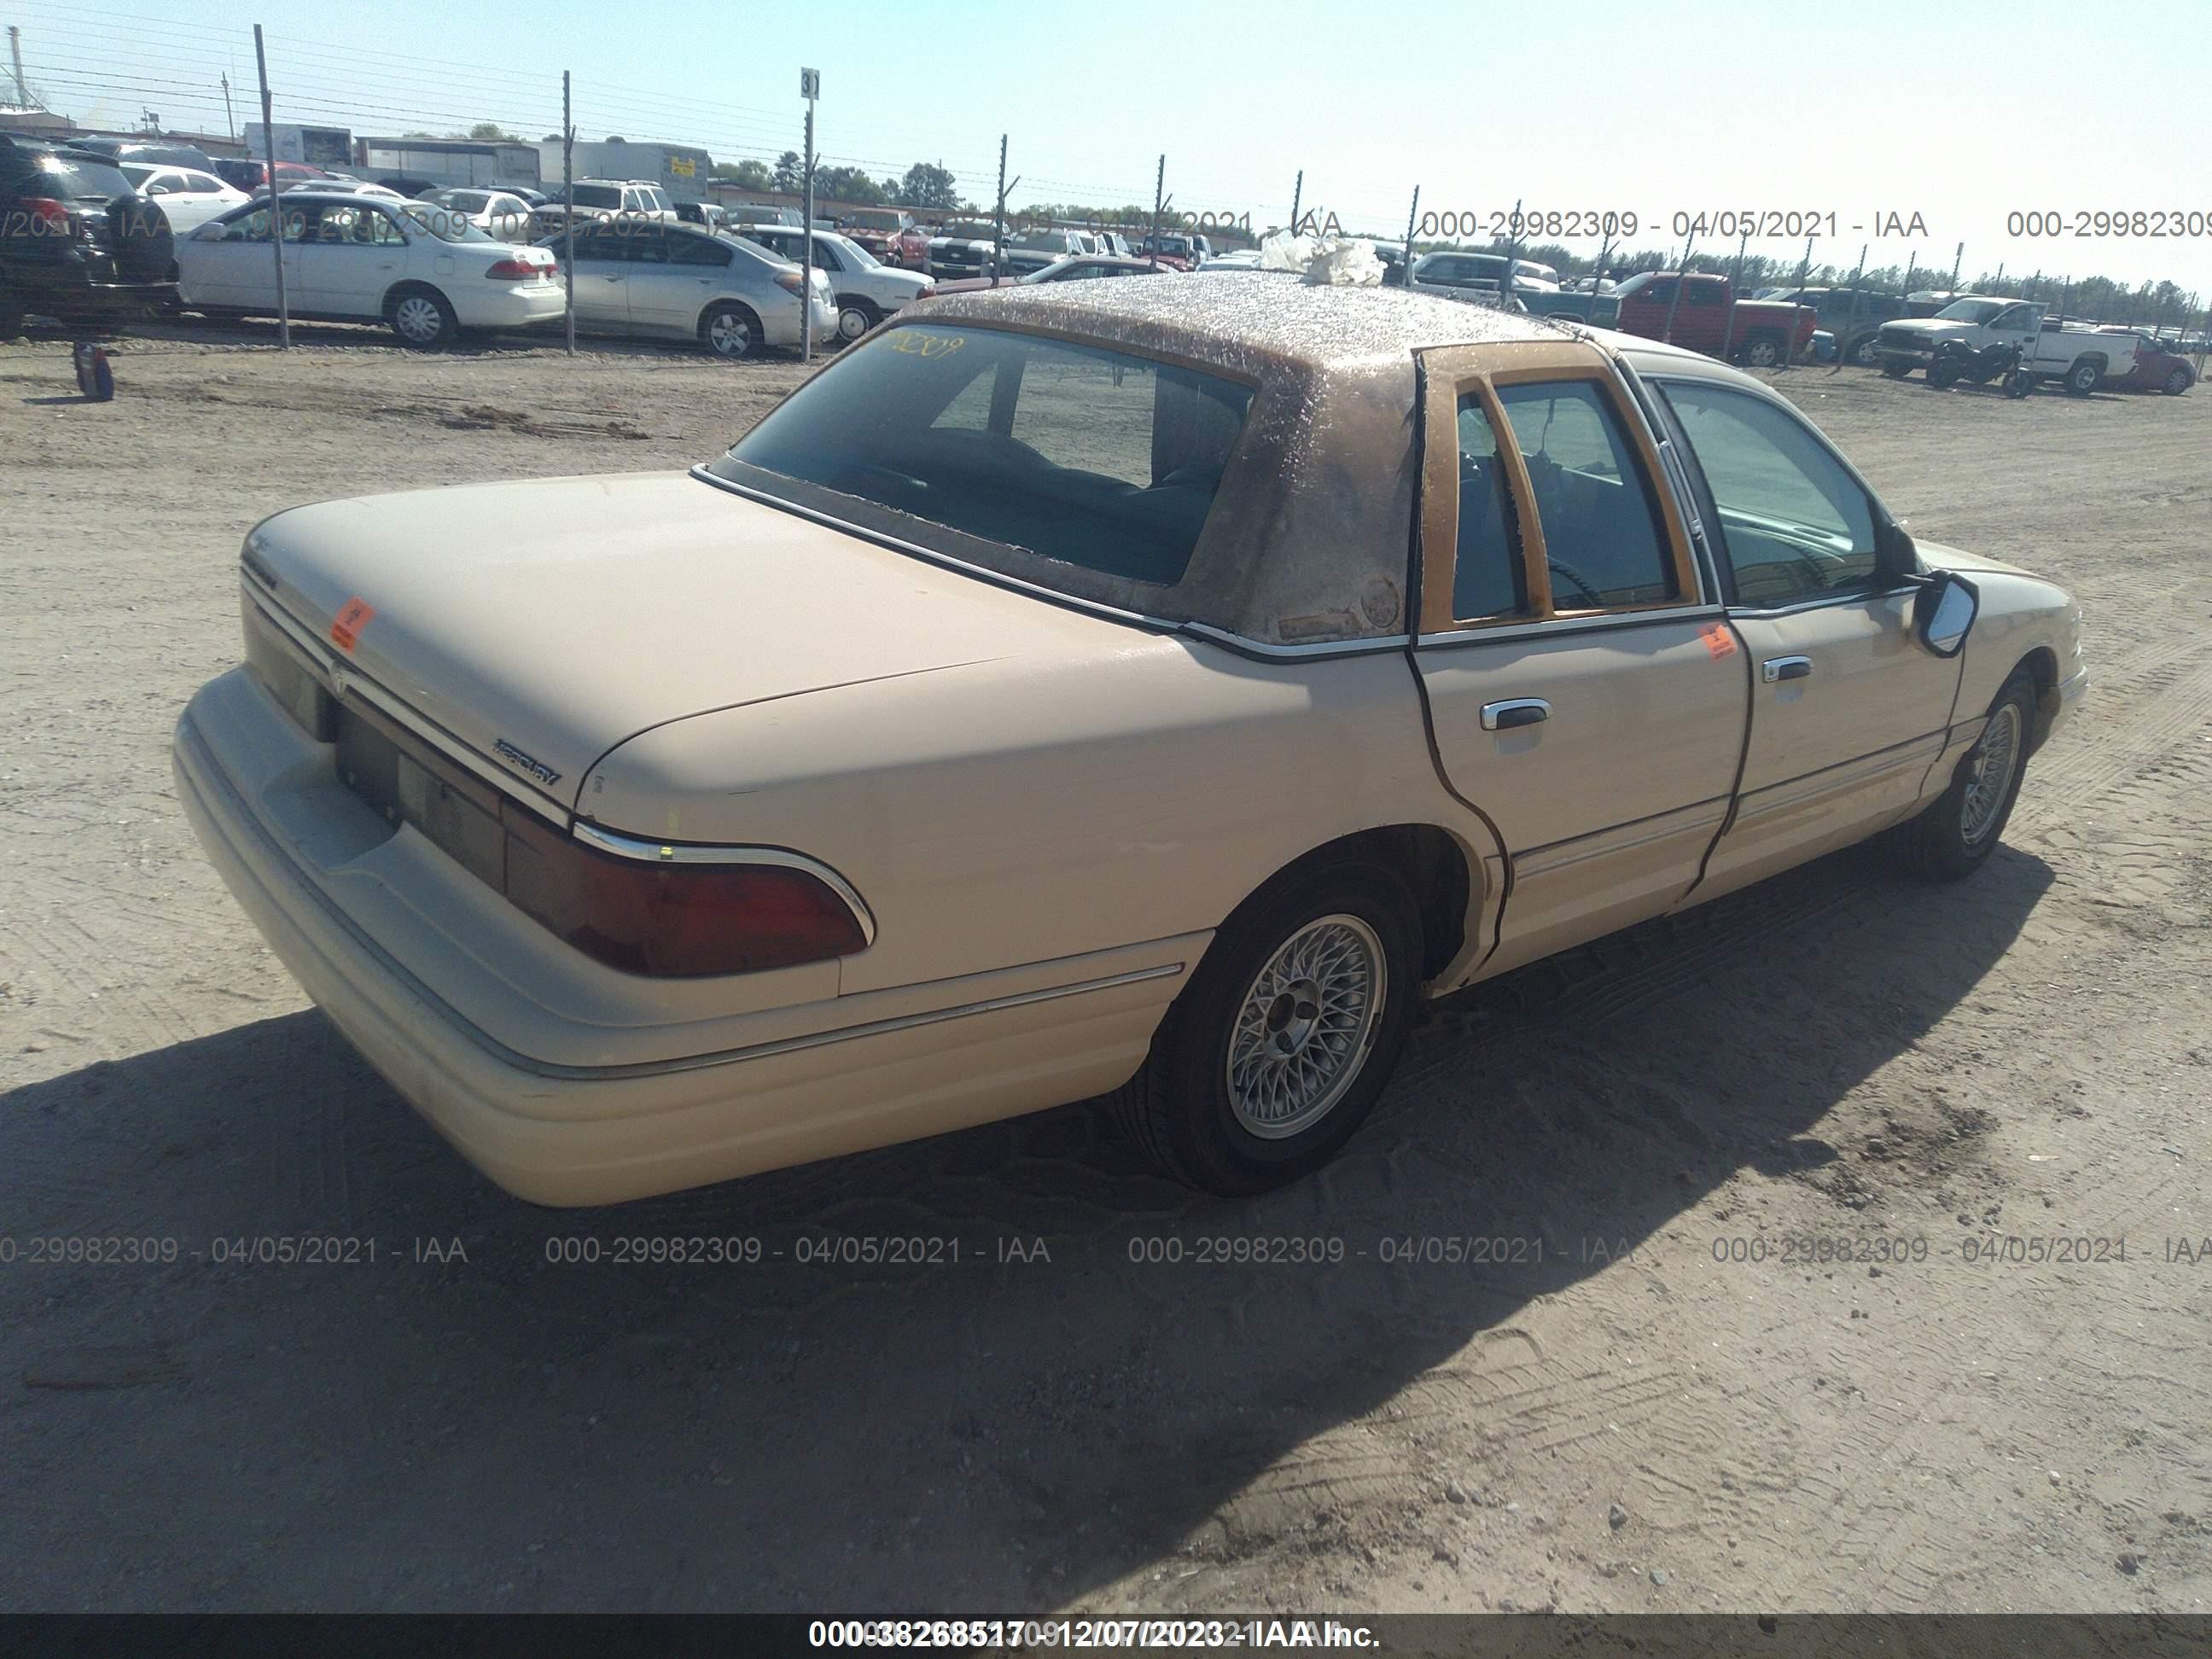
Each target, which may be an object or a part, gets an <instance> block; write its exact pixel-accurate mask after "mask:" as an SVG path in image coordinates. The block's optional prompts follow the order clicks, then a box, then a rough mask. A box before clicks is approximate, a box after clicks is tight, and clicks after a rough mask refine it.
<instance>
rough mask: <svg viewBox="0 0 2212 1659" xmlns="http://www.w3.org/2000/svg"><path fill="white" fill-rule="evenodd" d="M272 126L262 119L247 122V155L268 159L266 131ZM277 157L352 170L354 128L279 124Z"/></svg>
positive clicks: (285, 122) (338, 169)
mask: <svg viewBox="0 0 2212 1659" xmlns="http://www.w3.org/2000/svg"><path fill="white" fill-rule="evenodd" d="M267 131H269V130H268V129H266V128H264V126H263V125H261V123H260V122H258V121H248V122H247V123H246V159H247V160H249V161H266V160H267V159H268V157H269V146H268V141H267V139H266V138H265V137H264V133H265V132H267ZM275 132H276V159H277V160H278V161H303V162H305V163H306V164H307V166H309V167H323V168H325V169H327V170H328V171H331V172H333V173H349V172H350V171H352V169H353V161H354V155H353V132H352V130H351V129H350V128H347V127H303V126H301V125H298V124H297V123H295V122H291V121H279V122H277V123H276V129H275Z"/></svg>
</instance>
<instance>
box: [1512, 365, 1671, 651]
mask: <svg viewBox="0 0 2212 1659" xmlns="http://www.w3.org/2000/svg"><path fill="white" fill-rule="evenodd" d="M1498 403H1499V404H1500V405H1501V406H1502V408H1503V409H1504V414H1505V419H1506V421H1507V422H1508V423H1509V424H1510V426H1511V427H1512V428H1513V440H1514V443H1515V444H1516V447H1518V448H1519V449H1520V451H1521V458H1522V464H1523V465H1525V466H1526V467H1527V468H1528V483H1529V487H1530V492H1531V494H1532V495H1533V496H1534V504H1535V509H1536V520H1537V522H1538V524H1540V525H1541V526H1542V527H1543V532H1544V556H1545V558H1546V560H1547V562H1548V564H1549V565H1550V568H1551V578H1552V605H1553V609H1554V610H1556V611H1597V610H1607V609H1610V608H1613V607H1616V606H1624V605H1660V604H1664V603H1665V602H1666V601H1667V600H1668V599H1677V598H1679V597H1680V590H1679V588H1678V586H1677V585H1676V582H1675V578H1674V560H1673V558H1672V556H1671V555H1670V554H1669V552H1668V546H1667V543H1666V538H1665V537H1664V535H1663V534H1662V531H1661V529H1660V522H1659V513H1658V503H1657V502H1656V501H1655V500H1653V498H1652V495H1651V492H1650V489H1649V487H1648V485H1647V484H1646V482H1645V480H1644V474H1643V470H1642V469H1641V468H1640V467H1639V466H1638V465H1637V463H1636V461H1635V459H1634V457H1633V456H1632V453H1631V452H1630V449H1629V446H1628V441H1627V438H1626V435H1625V434H1624V433H1623V432H1622V430H1621V427H1620V416H1619V415H1618V414H1617V413H1616V412H1615V411H1614V410H1613V407H1612V405H1611V404H1608V403H1607V401H1606V398H1605V395H1604V393H1603V392H1601V391H1600V390H1599V388H1598V386H1597V383H1596V382H1595V381H1592V380H1547V381H1539V382H1536V383H1534V384H1529V385H1520V386H1500V387H1499V388H1498Z"/></svg>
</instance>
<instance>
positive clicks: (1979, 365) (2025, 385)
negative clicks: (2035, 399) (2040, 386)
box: [1928, 340, 2035, 398]
mask: <svg viewBox="0 0 2212 1659" xmlns="http://www.w3.org/2000/svg"><path fill="white" fill-rule="evenodd" d="M1960 380H1972V382H1973V383H1974V384H1975V385H1976V386H1986V385H1987V384H1988V383H1989V382H1990V381H1991V380H1995V381H1997V382H1998V383H1999V384H2000V385H2001V386H2003V388H2004V394H2005V396H2006V397H2008V398H2025V397H2026V396H2027V394H2028V393H2029V392H2033V390H2034V389H2035V376H2034V374H2032V373H2031V372H2030V371H2029V369H2028V367H2027V353H2026V352H2024V351H2023V350H2021V348H2020V347H2019V346H2017V345H2015V344H2013V343H2009V342H2008V341H2003V340H1995V341H1992V342H1990V343H1989V344H1988V345H1985V346H1982V347H1979V348H1976V347H1974V346H1970V345H1968V344H1967V343H1966V342H1965V341H1964V340H1946V341H1944V342H1943V343H1942V344H1941V345H1939V346H1937V347H1936V356H1935V359H1934V361H1932V362H1930V363H1929V365H1928V384H1929V385H1930V386H1954V385H1956V384H1957V383H1958V382H1959V381H1960Z"/></svg>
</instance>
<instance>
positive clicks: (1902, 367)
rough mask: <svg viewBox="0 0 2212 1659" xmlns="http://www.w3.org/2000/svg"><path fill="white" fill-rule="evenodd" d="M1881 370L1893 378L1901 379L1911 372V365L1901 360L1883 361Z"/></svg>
mask: <svg viewBox="0 0 2212 1659" xmlns="http://www.w3.org/2000/svg"><path fill="white" fill-rule="evenodd" d="M1881 372H1882V373H1883V374H1885V375H1887V376H1888V377H1889V378H1890V379H1891V380H1903V379H1905V376H1907V375H1909V374H1911V373H1912V365H1911V363H1903V362H1885V363H1884V364H1882V366H1881Z"/></svg>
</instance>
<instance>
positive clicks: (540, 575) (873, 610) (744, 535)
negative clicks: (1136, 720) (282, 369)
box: [246, 473, 1124, 808]
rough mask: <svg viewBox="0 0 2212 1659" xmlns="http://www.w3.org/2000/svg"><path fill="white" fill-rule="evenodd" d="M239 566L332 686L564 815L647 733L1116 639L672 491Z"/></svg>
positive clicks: (444, 506)
mask: <svg viewBox="0 0 2212 1659" xmlns="http://www.w3.org/2000/svg"><path fill="white" fill-rule="evenodd" d="M246 566H247V568H248V570H249V572H251V573H252V578H253V580H252V581H250V582H249V584H248V585H249V586H250V587H252V588H254V589H256V590H258V592H259V594H260V595H261V597H262V601H263V603H264V604H267V603H273V604H274V605H276V608H278V609H280V610H281V611H283V612H284V613H285V614H287V615H288V616H289V617H291V618H292V620H293V621H295V623H298V624H299V625H300V626H301V628H302V629H305V630H307V631H311V632H312V633H313V635H315V636H317V637H318V638H319V639H320V640H321V641H325V642H326V643H325V650H326V651H327V652H328V653H330V654H331V656H332V657H333V658H334V659H336V660H337V661H338V662H339V663H340V664H341V665H343V670H344V671H348V672H351V673H355V674H357V675H359V676H360V677H362V678H365V679H367V680H368V681H370V682H372V683H373V684H374V686H375V687H376V688H377V689H378V690H380V691H381V692H382V693H383V694H384V696H385V697H386V699H388V700H389V701H390V702H394V703H397V704H398V705H399V706H400V707H401V708H404V709H405V710H406V711H408V712H409V713H410V714H411V716H412V717H413V718H414V720H415V723H416V724H417V725H418V726H420V727H422V729H424V730H425V731H426V732H432V733H435V734H438V737H439V741H440V742H441V744H444V745H445V746H447V747H448V748H452V747H454V746H459V747H460V748H463V749H465V750H470V751H472V752H473V755H474V756H475V757H476V758H477V761H478V762H479V763H486V762H488V763H489V768H488V769H490V770H493V771H495V772H496V773H497V774H498V775H503V776H506V777H509V778H512V779H513V781H514V782H515V783H516V784H517V785H518V786H520V787H522V788H525V789H526V790H529V791H532V792H536V793H542V794H543V795H544V796H546V797H548V798H550V799H554V800H556V801H558V802H559V803H560V804H562V805H564V806H567V807H569V808H573V807H574V805H575V800H576V791H577V789H578V788H579V787H580V785H581V782H582V780H583V778H584V776H585V775H586V773H587V772H588V771H589V770H590V769H591V766H592V763H593V762H594V761H596V760H598V759H599V757H601V756H603V755H605V753H606V752H607V751H608V750H611V749H613V748H614V747H616V746H617V744H620V743H622V742H623V741H624V740H625V739H626V738H630V737H633V736H635V735H636V734H637V733H639V732H643V731H646V730H648V729H650V728H651V727H653V726H659V725H663V724H665V723H667V722H669V721H671V720H681V719H684V718H685V717H686V716H689V715H692V714H703V713H706V712H708V711H709V710H713V709H719V708H734V707H738V706H742V705H744V704H748V703H754V702H769V701H773V700H775V699H778V698H783V697H790V696H802V695H805V693H807V692H810V691H816V690H825V689H828V688H829V687H833V686H841V685H853V684H864V683H866V682H869V681H873V680H881V679H893V678H904V677H917V676H922V675H927V674H930V673H933V672H937V671H943V670H946V669H951V668H955V667H958V666H961V665H966V664H970V663H976V662H984V661H989V660H993V659H998V658H1003V657H1006V656H1011V655H1017V654H1022V653H1028V652H1035V651H1056V650H1069V649H1073V648H1076V647H1078V646H1079V645H1081V644H1085V643H1096V642H1097V639H1098V637H1099V633H1098V630H1102V629H1104V630H1110V631H1111V632H1113V633H1114V634H1116V635H1120V634H1122V633H1123V631H1124V630H1123V627H1122V625H1121V624H1119V623H1113V622H1110V621H1107V620H1105V619H1103V618H1100V617H1095V616H1091V615H1089V614H1086V613H1083V612H1079V611H1075V610H1073V609H1070V608H1067V607H1065V606H1060V605H1054V604H1051V603H1049V602H1047V601H1042V600H1039V599H1034V598H1031V597H1029V596H1027V595H1024V594H1020V593H1017V592H1012V591H1010V590H1008V589H1006V588H1005V587H1002V586H998V585H996V584H994V583H992V582H989V581H987V580H982V579H981V578H977V577H969V576H966V575H963V574H959V573H958V572H956V571H952V570H949V569H946V568H944V567H942V566H940V565H938V564H935V563H933V562H929V561H927V560H924V559H921V558H917V557H914V556H909V555H906V554H902V553H899V552H896V551H895V550H890V549H888V548H884V547H881V546H878V545H877V544H873V543H871V542H868V541H865V540H863V539H861V538H859V537H857V536H854V535H851V534H848V533H845V532H841V531H839V530H836V529H835V528H832V527H830V526H824V525H821V524H817V523H815V522H812V521H811V520H806V519H803V518H800V517H799V516H797V515H795V514H793V513H787V512H784V511H781V510H780V509H778V508H775V507H769V506H767V505H764V504H763V503H760V502H757V501H751V500H749V499H746V498H744V497H742V496H739V495H733V494H732V493H730V492H728V491H726V490H725V489H720V488H718V487H717V486H715V485H714V484H712V483H707V482H705V481H703V480H701V479H698V478H696V477H691V476H689V475H686V474H683V473H641V474H633V475H627V476H617V477H584V478H560V479H542V480H534V481H529V482H523V483H499V484H479V485H470V486H465V487H462V488H458V489H441V490H422V491H417V492H413V493H410V494H406V495H386V496H375V497H369V498H366V499H356V500H351V501H327V502H324V503H321V504H319V505H318V506H313V507H296V508H294V509H293V510H292V511H290V512H288V513H280V514H278V515H277V516H276V517H275V518H273V519H270V520H266V521H265V522H264V523H263V524H262V525H260V526H258V527H257V528H256V529H255V531H254V532H253V533H252V535H251V536H250V537H249V538H247V543H246Z"/></svg>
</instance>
